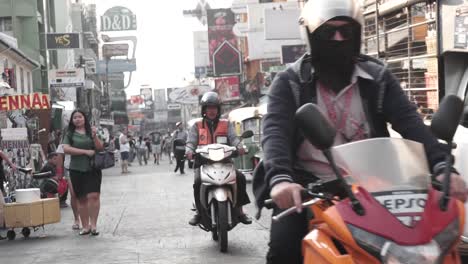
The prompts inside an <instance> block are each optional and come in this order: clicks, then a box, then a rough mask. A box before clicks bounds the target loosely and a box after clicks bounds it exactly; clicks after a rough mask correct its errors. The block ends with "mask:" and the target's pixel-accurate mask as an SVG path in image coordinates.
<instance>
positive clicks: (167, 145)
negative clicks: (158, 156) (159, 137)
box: [161, 132, 172, 164]
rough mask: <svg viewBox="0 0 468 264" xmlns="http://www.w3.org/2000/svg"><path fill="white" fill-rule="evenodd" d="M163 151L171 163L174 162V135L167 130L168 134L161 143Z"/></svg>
mask: <svg viewBox="0 0 468 264" xmlns="http://www.w3.org/2000/svg"><path fill="white" fill-rule="evenodd" d="M161 151H162V152H163V154H166V155H167V158H168V159H169V164H172V156H171V153H172V137H171V133H170V132H167V135H166V136H165V137H164V139H163V141H162V143H161Z"/></svg>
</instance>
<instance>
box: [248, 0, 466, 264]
mask: <svg viewBox="0 0 468 264" xmlns="http://www.w3.org/2000/svg"><path fill="white" fill-rule="evenodd" d="M299 22H300V25H301V30H302V31H303V35H304V38H305V40H306V43H307V45H308V52H307V54H305V55H304V56H303V57H302V58H300V59H299V60H298V61H296V62H295V63H294V64H293V65H292V66H290V67H288V68H287V70H286V71H284V72H280V73H278V74H277V75H276V77H275V80H274V81H273V83H272V85H271V87H270V91H269V95H268V114H267V115H266V117H265V118H264V121H263V126H264V127H263V150H264V155H265V158H264V169H265V175H264V177H257V175H256V177H255V179H254V193H255V196H256V201H257V205H258V206H260V207H261V206H262V201H264V200H265V199H267V198H268V196H271V198H272V199H273V201H274V202H275V204H276V205H277V206H278V207H279V208H278V209H275V210H274V212H273V214H278V213H279V212H281V211H282V209H285V208H288V207H292V206H296V207H297V210H298V212H299V213H298V214H293V215H290V216H288V217H285V218H283V219H282V220H281V221H279V222H273V223H272V225H271V232H270V243H269V247H270V248H269V252H268V253H267V263H269V264H273V263H275V264H278V263H290V264H299V263H302V256H301V241H302V238H303V237H304V236H305V235H306V234H307V232H308V226H307V224H308V222H307V217H306V213H305V212H301V209H300V206H301V196H300V192H301V190H302V189H303V186H306V185H307V184H308V183H310V182H313V181H315V180H316V179H317V178H320V179H329V178H332V177H334V176H333V175H334V174H333V172H332V170H331V168H330V166H329V164H328V162H327V160H326V159H325V157H324V156H323V154H322V153H321V152H320V151H319V150H317V149H316V148H314V147H313V146H312V145H311V144H310V143H309V142H308V141H307V140H305V139H304V137H303V136H302V135H301V133H300V131H299V128H298V124H296V123H295V121H294V114H295V112H296V110H297V109H298V108H299V106H301V105H303V104H305V103H308V102H313V103H315V104H317V105H318V107H319V108H320V109H321V110H322V112H323V113H324V114H325V116H326V117H327V118H328V120H329V121H330V123H331V124H332V125H333V126H334V127H335V128H336V129H337V135H336V138H335V143H334V144H335V145H340V144H344V143H347V142H351V141H357V140H362V139H365V138H374V137H388V136H389V132H388V130H387V123H390V124H391V125H392V127H393V129H394V130H396V131H397V132H399V133H400V134H401V135H402V136H403V137H404V138H406V139H410V140H414V141H418V142H421V143H423V144H424V146H425V150H426V154H427V158H428V161H429V165H430V166H429V167H430V169H431V171H432V172H433V173H434V175H436V176H435V179H436V180H439V181H440V180H441V179H442V175H441V173H442V171H443V169H444V167H445V163H444V157H445V154H446V153H447V151H448V149H447V147H446V146H445V145H442V144H439V143H438V141H437V139H436V138H435V137H434V136H433V135H432V134H431V132H430V131H429V129H428V128H427V127H426V126H425V125H424V123H423V121H422V119H421V117H420V116H419V114H418V113H417V111H416V107H415V105H414V104H412V103H411V102H410V101H409V100H408V98H407V96H406V95H405V93H404V92H403V90H402V88H401V87H400V85H399V83H398V81H397V80H396V78H395V77H394V76H393V75H392V74H391V73H390V71H388V70H387V68H386V67H385V65H384V64H383V63H381V62H380V61H378V60H376V59H373V58H370V57H368V56H364V55H360V53H359V51H360V47H361V36H362V33H361V31H362V27H363V16H362V10H361V7H360V6H359V4H358V0H314V1H308V2H307V3H306V4H305V5H304V8H303V10H302V14H301V18H300V20H299ZM363 158H365V157H363ZM451 182H452V184H451V190H450V191H451V195H453V196H455V197H457V198H458V199H460V200H462V201H464V200H466V185H465V183H464V181H463V180H462V178H461V177H460V175H458V174H456V173H455V171H454V172H453V173H452V175H451Z"/></svg>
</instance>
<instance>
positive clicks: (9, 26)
mask: <svg viewBox="0 0 468 264" xmlns="http://www.w3.org/2000/svg"><path fill="white" fill-rule="evenodd" d="M0 31H1V32H12V31H13V23H12V20H11V17H0Z"/></svg>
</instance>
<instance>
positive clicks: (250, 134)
mask: <svg viewBox="0 0 468 264" xmlns="http://www.w3.org/2000/svg"><path fill="white" fill-rule="evenodd" d="M253 135H254V133H253V132H252V130H246V131H244V133H242V135H241V138H250V137H253Z"/></svg>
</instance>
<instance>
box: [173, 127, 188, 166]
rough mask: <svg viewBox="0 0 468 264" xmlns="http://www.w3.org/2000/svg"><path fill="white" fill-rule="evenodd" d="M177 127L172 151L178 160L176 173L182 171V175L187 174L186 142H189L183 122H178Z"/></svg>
mask: <svg viewBox="0 0 468 264" xmlns="http://www.w3.org/2000/svg"><path fill="white" fill-rule="evenodd" d="M176 127H177V130H176V131H174V134H173V136H172V138H173V139H174V140H173V143H172V149H173V152H174V156H175V159H176V167H175V169H174V172H177V170H180V174H185V172H184V167H185V142H187V132H185V131H184V128H183V126H182V122H177V124H176Z"/></svg>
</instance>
